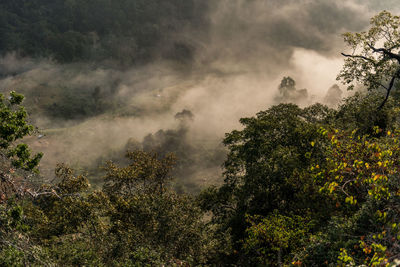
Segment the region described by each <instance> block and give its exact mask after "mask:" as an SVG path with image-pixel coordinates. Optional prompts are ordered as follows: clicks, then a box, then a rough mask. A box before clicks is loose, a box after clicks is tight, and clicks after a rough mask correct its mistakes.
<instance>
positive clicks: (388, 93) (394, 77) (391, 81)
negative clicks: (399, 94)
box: [378, 69, 400, 110]
mask: <svg viewBox="0 0 400 267" xmlns="http://www.w3.org/2000/svg"><path fill="white" fill-rule="evenodd" d="M399 75H400V69H398V70H397V71H396V73H395V74H394V75H393V77H392V79H391V80H390V83H389V86H388V88H387V89H386V97H385V99H384V100H383V102H382V104H381V105H380V106H379V107H378V110H381V109H382V108H383V106H384V105H385V104H386V102H387V100H388V99H389V95H390V91H391V90H392V88H393V85H394V82H395V81H396V79H397V78H398V77H399Z"/></svg>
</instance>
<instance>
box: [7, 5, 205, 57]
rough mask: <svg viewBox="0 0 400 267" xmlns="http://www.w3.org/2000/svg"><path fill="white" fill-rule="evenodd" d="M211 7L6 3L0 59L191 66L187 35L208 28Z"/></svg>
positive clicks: (190, 47)
mask: <svg viewBox="0 0 400 267" xmlns="http://www.w3.org/2000/svg"><path fill="white" fill-rule="evenodd" d="M206 12H207V1H196V0H189V1H181V0H171V1H170V0H168V1H159V0H151V1H126V0H117V1H109V0H104V1H103V0H102V1H75V0H71V1H64V0H60V1H58V0H57V1H47V0H35V1H25V0H16V1H1V3H0V53H1V54H3V55H4V54H5V53H7V52H15V51H17V52H18V53H19V54H21V55H23V56H35V57H38V56H41V57H47V56H48V57H52V58H54V59H55V60H57V61H59V62H73V61H77V60H81V61H82V60H85V61H87V60H91V61H93V60H95V61H101V60H107V59H108V60H109V59H112V60H116V61H118V62H125V63H126V64H132V63H134V64H138V63H146V62H148V61H150V60H152V59H154V58H155V57H164V58H170V59H174V60H190V58H191V56H192V55H191V54H192V53H194V51H193V49H194V47H193V44H190V43H188V42H187V41H185V40H184V38H182V36H181V38H180V36H179V35H180V34H183V33H184V31H185V30H188V29H196V28H200V27H205V26H206V25H205V24H206V20H205V19H204V15H205V13H206Z"/></svg>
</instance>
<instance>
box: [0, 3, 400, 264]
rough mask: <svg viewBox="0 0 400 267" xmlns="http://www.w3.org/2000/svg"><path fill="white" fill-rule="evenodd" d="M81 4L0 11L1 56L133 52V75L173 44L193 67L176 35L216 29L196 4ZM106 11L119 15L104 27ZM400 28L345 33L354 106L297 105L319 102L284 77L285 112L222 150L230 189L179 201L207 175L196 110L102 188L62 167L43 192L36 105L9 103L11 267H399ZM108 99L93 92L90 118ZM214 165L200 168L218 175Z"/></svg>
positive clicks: (3, 257) (4, 6) (1, 216)
mask: <svg viewBox="0 0 400 267" xmlns="http://www.w3.org/2000/svg"><path fill="white" fill-rule="evenodd" d="M78 2H79V5H78ZM81 2H82V1H73V0H71V1H44V0H43V1H11V2H4V1H3V2H1V3H0V12H2V14H3V15H1V16H0V19H2V20H3V21H2V22H1V23H0V25H1V26H0V27H2V28H1V30H0V36H2V37H4V38H1V41H0V51H2V52H3V53H6V52H7V51H17V53H20V56H21V57H23V56H27V55H29V56H31V57H39V56H50V57H54V59H56V60H59V61H60V62H64V63H65V62H68V61H76V60H78V61H80V60H89V61H90V60H105V59H109V58H110V57H111V58H113V57H117V56H116V55H111V54H107V55H105V54H104V53H106V52H107V53H113V51H120V50H113V49H110V50H109V49H108V48H107V45H117V44H118V45H120V44H121V43H120V40H123V38H134V40H135V41H134V43H136V45H137V46H136V47H135V49H138V50H135V53H133V54H132V55H134V56H133V57H132V58H129V60H130V61H131V62H130V63H129V64H132V63H134V62H136V60H138V61H137V62H136V63H138V62H142V63H143V62H144V61H146V60H149V56H150V55H155V54H154V53H155V51H158V47H159V45H160V42H164V41H165V40H167V39H168V38H171V39H170V42H171V43H170V44H172V47H173V49H175V50H179V51H180V52H179V53H178V54H176V53H175V54H174V53H173V54H174V55H175V56H177V55H178V57H175V58H174V59H175V60H176V59H178V60H179V57H181V56H182V58H183V59H185V60H186V59H190V54H186V52H187V53H189V51H191V50H190V46H188V44H185V43H174V42H175V41H174V40H175V39H174V38H173V37H168V36H170V35H169V34H172V33H177V32H178V31H179V30H177V27H179V26H180V25H181V23H183V22H184V23H190V24H192V26H191V27H196V25H198V24H201V23H205V22H204V21H203V20H202V19H203V15H204V14H200V13H198V12H199V10H198V8H197V7H198V5H201V3H200V1H178V0H176V1H122V0H121V1H114V2H111V1H84V2H82V3H81ZM111 3H112V4H111ZM156 4H157V5H158V4H160V5H162V6H163V8H157V9H155V8H153V5H156ZM98 5H101V9H102V10H107V12H106V13H105V14H102V13H96V12H93V10H97V8H98ZM164 5H165V6H164ZM65 10H69V11H70V12H65ZM156 11H157V12H156ZM189 11H190V12H189ZM128 14H129V16H128ZM132 14H135V16H132ZM169 16H172V17H171V18H170V17H169ZM27 25H29V27H28V26H27ZM27 27H28V28H27ZM399 28H400V18H399V17H398V16H395V15H392V14H391V13H389V12H387V11H383V12H381V13H379V14H378V15H376V16H375V17H373V18H372V19H371V21H370V28H369V29H368V30H367V31H364V32H359V33H358V32H357V33H346V34H344V39H345V44H346V45H347V47H348V48H349V50H350V52H348V53H343V56H344V59H345V63H344V66H343V68H342V70H341V72H340V73H339V74H338V79H339V80H341V81H342V82H343V83H344V84H346V85H347V86H348V87H349V89H350V90H355V92H354V93H353V94H352V95H351V96H348V97H346V98H344V99H342V100H341V102H340V103H339V104H337V105H336V106H335V105H331V107H328V106H326V105H323V104H319V103H314V104H311V105H309V106H305V107H300V106H298V105H296V104H294V103H290V102H293V101H295V100H296V99H297V100H298V99H299V98H300V99H307V97H308V95H307V90H305V89H300V90H298V89H296V87H295V81H294V80H293V79H292V78H290V77H284V78H283V79H282V81H281V84H280V86H279V87H278V91H279V92H280V96H279V99H278V100H279V102H282V103H280V104H277V105H274V106H272V107H270V108H268V109H266V110H264V111H260V112H258V113H257V114H255V115H254V116H250V117H245V118H242V119H240V123H241V125H242V128H241V129H238V130H233V131H231V132H229V133H227V134H226V135H225V137H224V139H223V141H222V143H223V146H224V147H225V149H226V151H227V155H226V157H225V160H224V163H223V166H222V167H223V174H222V176H223V182H221V184H220V185H214V186H206V187H205V188H202V191H201V192H200V193H198V194H189V193H187V192H185V190H178V187H177V185H176V184H175V181H174V177H173V176H174V175H173V174H177V173H180V175H184V174H185V171H182V170H180V171H181V172H179V170H176V169H179V168H183V167H182V166H186V167H187V166H190V165H193V164H195V163H196V161H195V159H194V158H195V155H188V154H191V153H193V154H196V152H195V149H194V148H193V146H192V145H191V144H187V143H181V142H180V139H182V138H185V135H186V133H187V129H188V128H187V127H188V126H187V125H188V123H190V121H191V120H192V119H193V117H194V116H195V115H193V114H192V112H191V111H189V110H186V109H184V110H183V111H182V112H179V113H177V114H176V115H175V119H176V120H177V121H178V122H179V123H178V124H179V128H178V130H176V131H174V130H169V131H162V130H160V131H158V132H157V133H156V134H154V135H151V134H150V135H147V136H146V137H145V138H144V141H143V143H142V144H138V143H137V142H135V140H130V142H128V143H127V145H126V146H125V148H126V150H127V151H126V153H125V154H124V155H118V156H116V157H114V158H113V157H110V160H108V161H107V162H106V163H105V164H103V165H102V171H103V175H102V176H101V177H97V180H96V182H98V184H96V186H93V185H91V181H90V180H89V179H88V175H87V173H86V171H85V170H82V169H79V170H74V169H73V168H72V167H70V166H68V165H67V164H63V163H60V164H58V165H57V167H56V169H55V170H54V178H53V177H51V178H52V179H49V177H43V175H41V173H40V171H39V170H40V168H38V167H39V163H40V160H41V158H42V157H43V154H42V153H34V152H32V149H31V148H30V147H29V146H28V145H27V144H25V143H24V141H25V139H24V138H26V137H27V136H29V135H38V132H37V129H36V128H35V127H34V126H33V125H32V122H31V121H30V120H29V116H28V113H27V111H26V109H25V107H24V102H23V101H24V96H22V95H21V94H18V93H16V92H14V91H12V92H11V93H9V94H8V95H3V94H1V97H0V119H1V122H2V123H1V125H0V265H1V266H397V265H399V264H400V218H399V212H400V210H399V209H400V180H399V171H400V165H399V162H400V124H399V123H400V120H399V116H400V104H399V101H400V95H399V93H398V90H399V84H398V79H400V56H399V54H400V30H399ZM114 37H115V38H116V39H115V40H118V41H115V43H112V42H113V41H110V40H111V39H112V38H114ZM97 38H98V39H97ZM110 38H111V39H110ZM120 38H122V39H120ZM38 40H40V41H38ZM96 40H97V41H98V42H99V44H98V46H96V44H95V43H96V42H97V41H96ZM110 42H111V43H110ZM129 43H130V44H131V41H130V42H129ZM167 43H168V42H167ZM164 44H165V43H164ZM167 47H168V46H167ZM153 49H154V50H153ZM137 51H142V53H137ZM184 51H186V52H184ZM182 53H183V54H182ZM164 55H166V54H164ZM125 56H126V54H124V57H125ZM167 57H168V56H167ZM182 58H181V59H182ZM120 59H121V60H122V59H123V58H120ZM142 60H143V61H142ZM355 87H362V88H358V89H357V88H356V89H355ZM332 88H333V90H332V92H333V93H332V94H335V92H337V91H340V89H338V86H336V87H335V86H333V87H332ZM100 94H101V91H100V89H94V91H93V93H92V100H93V101H92V105H93V109H96V110H97V109H98V106H101V105H102V103H101V102H100V97H99V95H100ZM96 97H99V99H98V100H96ZM157 97H158V98H159V97H161V96H157ZM334 97H336V98H337V95H333V96H332V98H334ZM103 104H104V103H103ZM86 105H87V103H86ZM42 137H43V136H41V137H40V138H42ZM138 148H139V149H138ZM218 149H220V148H218ZM173 150H174V151H175V152H176V151H178V152H179V153H175V154H174V153H169V152H170V151H173ZM114 152H115V151H114ZM118 152H120V151H118ZM203 153H209V157H208V160H207V161H206V162H202V164H203V165H200V166H201V167H203V166H204V167H206V166H207V165H212V164H211V162H212V161H218V160H219V157H218V155H217V154H213V153H211V152H209V151H203ZM111 154H113V152H110V155H111ZM176 154H178V155H176ZM103 156H104V155H103ZM122 156H124V159H121V157H122ZM179 156H180V157H182V158H183V160H186V161H184V162H183V163H182V162H179ZM111 159H113V160H111ZM197 160H198V159H197ZM197 162H199V161H197ZM99 181H100V182H99Z"/></svg>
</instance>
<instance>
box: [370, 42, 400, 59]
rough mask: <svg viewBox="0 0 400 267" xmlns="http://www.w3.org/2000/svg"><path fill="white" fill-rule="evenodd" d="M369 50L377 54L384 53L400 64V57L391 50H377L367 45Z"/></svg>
mask: <svg viewBox="0 0 400 267" xmlns="http://www.w3.org/2000/svg"><path fill="white" fill-rule="evenodd" d="M367 45H368V46H369V48H371V49H372V51H374V52H375V53H383V54H384V55H386V56H388V57H389V58H393V59H396V60H397V61H398V62H399V63H400V55H398V54H395V53H392V52H391V51H390V50H389V49H385V48H375V47H373V46H372V45H371V44H369V43H367Z"/></svg>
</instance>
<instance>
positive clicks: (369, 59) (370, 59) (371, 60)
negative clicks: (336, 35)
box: [341, 53, 376, 65]
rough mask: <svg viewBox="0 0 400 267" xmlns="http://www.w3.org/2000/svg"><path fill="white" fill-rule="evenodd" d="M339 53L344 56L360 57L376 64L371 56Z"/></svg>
mask: <svg viewBox="0 0 400 267" xmlns="http://www.w3.org/2000/svg"><path fill="white" fill-rule="evenodd" d="M341 54H342V56H345V57H350V58H361V59H364V60H366V61H369V62H372V63H373V64H374V65H376V62H375V61H374V60H373V59H372V58H368V57H364V56H361V55H349V54H345V53H341Z"/></svg>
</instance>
